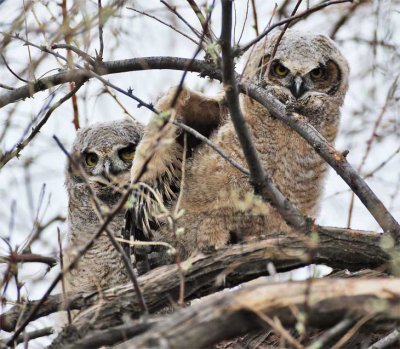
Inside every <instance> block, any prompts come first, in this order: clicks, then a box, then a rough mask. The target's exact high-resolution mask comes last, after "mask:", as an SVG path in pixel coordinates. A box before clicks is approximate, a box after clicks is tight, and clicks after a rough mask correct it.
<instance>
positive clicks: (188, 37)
mask: <svg viewBox="0 0 400 349" xmlns="http://www.w3.org/2000/svg"><path fill="white" fill-rule="evenodd" d="M127 9H128V10H132V11H134V12H137V13H140V14H141V15H143V16H146V17H149V18H152V19H154V20H156V21H157V22H160V23H161V24H163V25H165V26H166V27H168V28H171V29H172V30H174V31H176V32H177V33H178V34H181V35H182V36H184V37H185V38H186V39H189V40H190V41H191V42H193V43H194V44H195V45H196V46H197V45H198V42H196V40H194V39H192V38H191V37H190V36H189V35H187V34H185V33H184V32H182V31H181V30H179V29H177V28H175V27H174V26H173V25H171V24H168V23H166V22H164V21H163V20H161V19H159V18H157V17H155V16H153V15H149V14H148V13H146V12H143V11H140V10H137V9H135V8H132V7H127Z"/></svg>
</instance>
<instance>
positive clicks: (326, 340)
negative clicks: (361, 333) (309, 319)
mask: <svg viewBox="0 0 400 349" xmlns="http://www.w3.org/2000/svg"><path fill="white" fill-rule="evenodd" d="M354 323H355V320H354V318H351V317H345V318H344V319H343V320H342V321H339V322H338V323H337V324H336V325H335V326H333V327H332V328H330V329H329V330H326V331H325V332H324V333H323V334H322V335H321V336H319V337H318V338H317V339H315V340H314V341H313V342H312V343H311V344H310V345H308V346H307V348H306V349H323V348H327V347H328V346H329V345H330V344H331V343H332V342H333V341H334V340H335V339H336V338H337V337H339V336H340V335H342V334H343V333H344V332H345V331H347V330H348V329H349V328H350V327H351V326H353V324H354Z"/></svg>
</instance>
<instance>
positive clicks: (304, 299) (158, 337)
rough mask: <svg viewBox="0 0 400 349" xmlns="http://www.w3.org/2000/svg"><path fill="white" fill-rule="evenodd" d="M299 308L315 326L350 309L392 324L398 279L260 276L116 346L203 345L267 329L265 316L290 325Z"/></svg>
mask: <svg viewBox="0 0 400 349" xmlns="http://www.w3.org/2000/svg"><path fill="white" fill-rule="evenodd" d="M293 309H295V311H293ZM297 311H299V312H304V313H305V314H306V317H307V325H308V326H311V327H318V328H328V327H330V326H333V325H334V324H335V323H337V322H338V321H340V320H341V319H342V318H343V317H344V316H346V315H348V314H349V313H351V314H353V315H354V316H357V317H366V316H368V317H371V319H374V320H375V321H376V320H378V319H379V321H380V322H384V321H394V322H395V323H396V322H398V321H399V320H400V279H399V278H396V279H367V280H364V279H362V280H360V279H318V280H315V279H314V280H312V279H311V280H307V281H303V282H284V283H276V284H271V283H270V282H268V281H263V282H259V284H256V285H251V286H247V287H244V288H242V289H239V290H236V291H232V292H229V293H226V292H225V293H222V294H216V295H214V296H212V297H210V298H209V299H207V300H205V301H203V302H199V303H198V304H195V305H193V306H191V307H189V308H186V309H181V310H179V311H177V312H176V313H174V314H172V315H170V316H167V317H166V318H165V319H164V320H163V321H161V322H159V323H157V324H156V325H154V326H153V327H152V328H151V329H150V330H148V331H147V332H146V333H144V334H142V335H139V336H137V337H136V338H133V339H131V340H129V341H127V342H125V343H123V344H120V345H119V346H117V348H118V349H123V348H137V349H139V348H149V347H152V348H161V347H164V348H171V349H172V348H184V347H185V348H207V347H210V346H211V345H213V344H215V343H217V342H219V341H221V340H224V339H229V338H231V337H235V336H237V335H241V334H244V333H246V332H248V331H249V330H254V329H259V328H268V327H269V325H268V323H267V322H266V321H265V320H271V321H274V320H273V319H279V321H280V322H281V323H282V325H284V326H292V325H294V324H295V323H296V322H297V321H299V319H298V318H297V317H296V313H297Z"/></svg>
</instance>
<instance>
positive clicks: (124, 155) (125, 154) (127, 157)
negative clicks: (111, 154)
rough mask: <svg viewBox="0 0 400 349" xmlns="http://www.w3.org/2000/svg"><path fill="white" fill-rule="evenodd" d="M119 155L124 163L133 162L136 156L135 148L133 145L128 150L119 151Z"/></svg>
mask: <svg viewBox="0 0 400 349" xmlns="http://www.w3.org/2000/svg"><path fill="white" fill-rule="evenodd" d="M118 155H119V157H120V158H121V159H122V160H124V161H132V159H133V156H134V155H135V147H134V146H133V145H129V146H128V147H126V148H122V149H121V150H119V151H118Z"/></svg>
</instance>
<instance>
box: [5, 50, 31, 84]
mask: <svg viewBox="0 0 400 349" xmlns="http://www.w3.org/2000/svg"><path fill="white" fill-rule="evenodd" d="M1 58H2V59H3V63H4V65H5V66H6V68H7V69H8V71H9V72H10V73H11V74H12V75H14V76H15V77H16V78H17V79H18V80H21V81H22V82H25V83H29V81H28V80H25V79H24V78H21V77H20V76H19V75H18V74H17V73H15V72H14V71H13V70H12V69H11V67H10V66H9V65H8V63H7V61H6V59H5V57H4V56H3V54H1Z"/></svg>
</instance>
